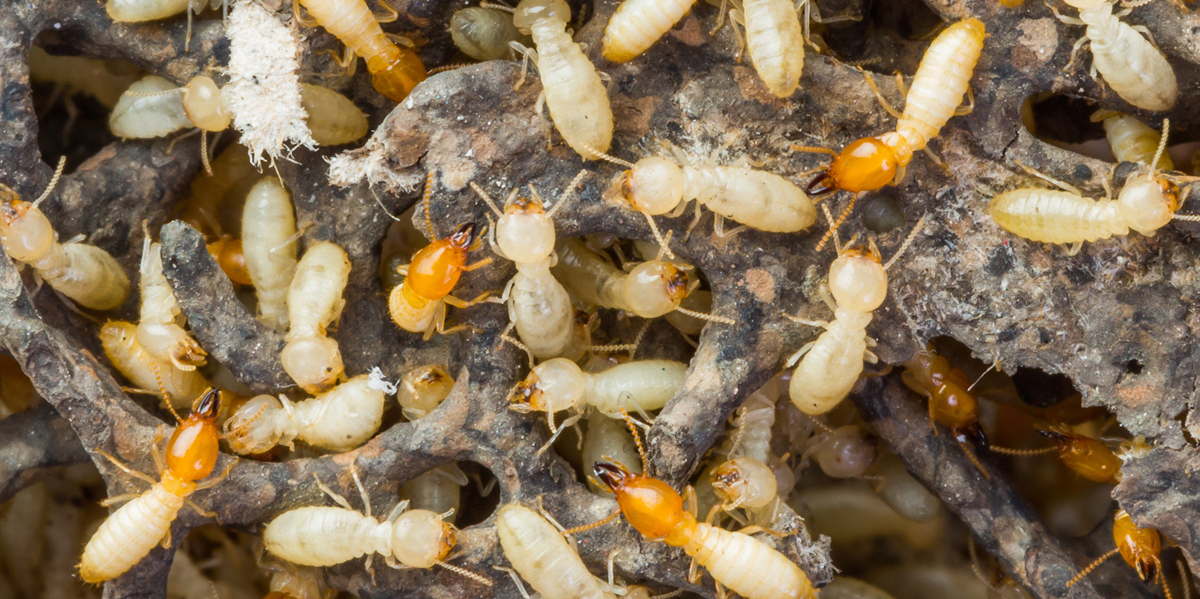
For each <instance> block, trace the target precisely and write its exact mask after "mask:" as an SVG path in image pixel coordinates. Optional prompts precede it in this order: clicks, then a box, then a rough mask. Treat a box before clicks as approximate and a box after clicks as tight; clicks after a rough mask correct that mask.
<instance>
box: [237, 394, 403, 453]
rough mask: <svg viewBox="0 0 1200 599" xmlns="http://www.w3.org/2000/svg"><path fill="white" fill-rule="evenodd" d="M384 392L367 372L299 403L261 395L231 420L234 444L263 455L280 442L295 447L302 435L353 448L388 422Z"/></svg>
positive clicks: (334, 447)
mask: <svg viewBox="0 0 1200 599" xmlns="http://www.w3.org/2000/svg"><path fill="white" fill-rule="evenodd" d="M384 399H385V397H384V395H383V391H381V390H379V389H377V388H375V387H374V386H372V385H371V384H370V377H369V376H368V375H365V374H362V375H359V376H356V377H354V378H352V379H350V380H348V381H346V382H344V383H342V384H340V385H337V386H336V387H334V388H332V389H330V390H329V391H326V392H324V393H319V394H317V395H316V397H312V398H309V399H306V400H304V401H299V402H295V403H293V402H291V401H288V400H287V398H285V397H282V396H281V397H279V398H278V399H277V398H274V397H271V396H270V395H259V396H257V397H254V398H252V399H250V400H249V401H247V402H246V403H244V404H242V405H241V406H240V407H238V409H237V411H235V412H234V413H233V415H232V416H230V417H229V419H228V420H226V421H225V424H224V427H223V431H224V433H225V437H226V439H228V441H229V447H230V448H231V449H233V450H234V451H236V452H237V453H240V454H259V453H265V452H267V451H269V450H270V449H271V448H272V447H275V446H276V445H286V446H288V447H289V448H290V447H292V442H293V440H296V439H299V440H300V441H302V442H304V443H307V444H308V445H311V446H313V447H316V448H319V449H325V450H329V451H348V450H351V449H354V448H355V447H358V446H359V445H362V444H363V443H366V442H367V440H368V439H370V438H371V437H372V436H373V435H374V434H375V432H376V431H378V430H379V425H380V423H381V422H382V421H383V405H384Z"/></svg>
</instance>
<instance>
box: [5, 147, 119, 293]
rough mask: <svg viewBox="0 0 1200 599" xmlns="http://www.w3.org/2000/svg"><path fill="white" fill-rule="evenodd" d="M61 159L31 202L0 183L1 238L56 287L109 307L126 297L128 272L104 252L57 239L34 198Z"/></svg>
mask: <svg viewBox="0 0 1200 599" xmlns="http://www.w3.org/2000/svg"><path fill="white" fill-rule="evenodd" d="M63 164H64V163H63V162H62V161H60V162H59V165H58V170H57V171H56V172H55V173H54V178H53V179H51V180H50V185H49V186H48V187H47V189H46V191H45V192H43V193H42V195H41V197H39V198H38V199H37V200H35V201H34V202H33V203H29V202H25V201H22V200H20V199H19V198H18V197H17V192H15V191H13V190H12V189H11V188H10V187H9V186H7V185H5V184H3V183H0V244H3V245H4V251H5V252H7V253H8V256H9V257H10V258H12V259H13V260H15V261H17V262H22V263H24V264H28V265H29V266H32V267H33V270H34V272H36V273H37V275H38V276H39V277H41V280H43V281H45V282H46V283H49V284H50V286H51V287H53V288H54V290H55V291H57V292H59V293H61V294H63V295H64V296H66V297H68V298H70V299H71V300H73V301H75V302H76V303H78V304H80V305H81V306H84V307H86V308H91V309H93V310H112V309H113V308H116V307H118V306H120V305H121V304H123V303H125V298H127V297H129V277H128V276H126V275H125V271H124V269H122V268H121V265H120V264H118V263H117V261H116V259H115V258H113V257H112V255H111V254H109V253H108V252H106V251H104V250H102V249H100V248H98V247H96V246H94V245H89V244H86V243H65V244H60V243H59V242H58V233H56V232H55V231H54V225H51V224H50V219H48V218H46V215H45V214H43V213H42V211H41V210H40V209H39V208H38V204H39V203H41V201H42V200H44V199H46V198H47V197H48V196H49V195H50V191H51V190H52V189H53V188H54V184H55V183H56V182H57V181H58V177H59V175H60V174H61V173H62V167H63Z"/></svg>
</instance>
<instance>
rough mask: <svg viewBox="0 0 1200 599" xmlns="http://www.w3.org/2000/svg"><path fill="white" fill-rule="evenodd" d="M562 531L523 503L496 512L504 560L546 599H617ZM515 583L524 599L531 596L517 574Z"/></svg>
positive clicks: (497, 531) (510, 505)
mask: <svg viewBox="0 0 1200 599" xmlns="http://www.w3.org/2000/svg"><path fill="white" fill-rule="evenodd" d="M559 530H561V527H558V528H556V527H554V526H552V525H551V524H550V522H548V521H547V520H546V518H544V517H542V516H541V515H539V514H538V513H537V512H535V511H533V510H531V509H529V508H527V507H525V506H522V505H520V504H516V503H510V504H508V505H505V506H504V507H502V508H500V511H499V512H497V513H496V534H497V536H498V537H500V546H501V547H502V548H503V549H504V557H507V558H508V561H509V562H510V563H512V565H513V568H514V569H515V570H516V572H517V574H520V575H521V577H522V578H524V579H525V580H526V581H528V582H529V586H531V587H533V590H535V591H537V592H538V593H539V594H540V595H541V596H542V597H545V598H547V599H551V598H553V599H615V597H616V596H615V595H614V594H613V593H612V592H610V591H609V590H608V589H606V588H604V585H603V584H601V582H600V581H599V580H597V579H596V577H595V576H592V573H591V572H588V569H587V566H585V565H583V560H581V559H579V554H578V553H576V552H575V550H574V549H573V548H572V547H571V545H570V544H568V543H567V541H566V539H564V538H563V535H562V533H560V532H559ZM509 572H510V573H511V570H510V571H509ZM513 582H515V583H517V585H518V588H520V589H521V593H522V596H523V597H529V594H528V593H526V592H525V589H524V588H523V587H521V584H520V581H519V580H518V579H517V578H516V576H515V575H513Z"/></svg>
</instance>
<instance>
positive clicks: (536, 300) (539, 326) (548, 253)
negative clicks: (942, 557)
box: [471, 171, 587, 360]
mask: <svg viewBox="0 0 1200 599" xmlns="http://www.w3.org/2000/svg"><path fill="white" fill-rule="evenodd" d="M586 174H587V171H580V172H579V174H578V175H576V176H575V178H574V179H573V180H572V181H571V183H570V184H569V185H567V187H566V188H565V189H563V192H562V194H560V195H559V198H558V201H557V202H555V204H554V207H553V208H551V209H550V211H549V212H547V211H545V210H544V209H543V205H544V202H543V201H542V198H541V195H540V194H538V192H537V189H536V188H535V187H533V186H532V185H531V186H530V188H529V189H530V193H531V195H532V198H518V197H517V190H516V189H514V190H513V191H512V193H510V194H509V196H508V199H507V200H506V201H505V202H504V204H505V205H504V210H503V211H501V210H500V209H499V208H498V207H497V206H496V202H495V201H493V200H492V198H491V197H490V196H488V194H487V193H486V192H485V191H484V190H483V188H481V187H479V186H478V185H476V184H475V183H473V182H472V183H471V188H472V189H474V190H475V193H477V194H478V195H479V197H481V198H483V200H484V201H485V202H487V204H488V206H489V207H491V209H492V210H493V211H494V212H495V213H496V214H497V216H498V217H499V219H500V220H498V221H497V222H496V226H495V227H493V228H492V230H491V237H490V238H489V240H490V241H491V244H492V251H494V252H495V253H496V254H497V255H499V256H502V257H504V258H507V259H509V260H512V261H513V263H514V264H515V265H516V267H517V274H515V275H513V278H512V279H511V280H509V282H508V285H507V286H506V287H505V288H504V294H503V295H502V296H501V298H500V299H501V300H503V301H504V302H506V305H507V307H508V319H509V329H505V331H504V333H502V334H501V335H502V336H505V335H507V334H508V331H509V330H510V329H512V328H516V330H517V336H518V337H520V339H521V342H522V343H523V345H524V347H525V348H527V350H528V351H529V352H530V353H531V354H532V355H533V356H534V357H536V358H538V359H541V360H545V359H549V358H557V357H558V356H561V355H563V353H564V352H566V351H567V349H568V348H569V347H570V346H571V342H572V341H573V340H574V337H575V310H574V308H573V307H572V306H571V298H570V296H569V295H567V290H566V289H565V288H564V287H563V286H562V283H559V282H558V279H556V278H554V275H553V274H551V273H550V267H551V266H552V265H554V263H555V262H556V261H557V260H558V258H557V257H556V256H555V254H554V242H555V239H556V236H555V232H554V214H555V213H556V212H558V210H559V209H560V208H562V207H563V206H564V205H566V202H567V201H569V200H570V199H571V196H572V195H573V193H574V191H575V188H576V187H577V186H578V185H579V182H580V180H582V179H583V177H584V175H586Z"/></svg>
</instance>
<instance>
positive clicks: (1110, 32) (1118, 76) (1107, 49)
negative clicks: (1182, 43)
mask: <svg viewBox="0 0 1200 599" xmlns="http://www.w3.org/2000/svg"><path fill="white" fill-rule="evenodd" d="M1063 2H1065V3H1066V4H1067V5H1068V6H1070V7H1072V8H1074V9H1076V10H1078V11H1079V18H1078V19H1075V18H1071V17H1066V16H1063V15H1061V14H1059V12H1058V10H1056V9H1055V8H1054V7H1053V6H1051V7H1050V10H1052V11H1053V12H1054V16H1056V17H1058V19H1059V20H1060V21H1062V22H1064V23H1068V24H1071V25H1086V26H1087V36H1086V37H1082V38H1080V39H1079V41H1078V42H1075V47H1074V48H1072V49H1071V60H1070V61H1069V62H1068V63H1067V66H1066V68H1068V69H1069V68H1070V67H1071V64H1073V63H1074V62H1075V54H1076V53H1077V52H1079V49H1080V48H1082V47H1083V45H1084V44H1087V43H1089V42H1090V44H1091V49H1092V68H1091V73H1092V76H1093V77H1095V76H1096V72H1097V71H1099V73H1100V75H1102V76H1103V77H1104V80H1105V81H1107V82H1108V86H1109V87H1111V88H1112V89H1113V91H1115V92H1117V95H1118V96H1121V99H1123V100H1125V101H1126V102H1129V103H1130V104H1133V105H1134V106H1137V107H1138V108H1143V109H1145V110H1155V111H1161V110H1170V109H1171V107H1172V106H1175V100H1176V98H1178V97H1179V84H1178V83H1177V82H1176V81H1175V71H1174V70H1172V69H1171V65H1170V64H1169V63H1167V59H1166V57H1165V56H1163V53H1162V51H1161V50H1159V49H1158V48H1156V47H1154V44H1151V43H1150V42H1149V41H1148V40H1147V39H1146V38H1145V37H1142V33H1139V31H1140V32H1144V33H1146V34H1149V31H1148V30H1147V29H1146V28H1145V27H1142V26H1130V25H1129V24H1127V23H1124V22H1122V21H1121V20H1120V18H1119V17H1121V16H1124V15H1126V14H1128V13H1129V11H1128V10H1126V11H1124V12H1122V13H1120V14H1116V15H1114V14H1113V12H1112V10H1113V5H1112V3H1111V2H1109V1H1108V0H1063Z"/></svg>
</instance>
